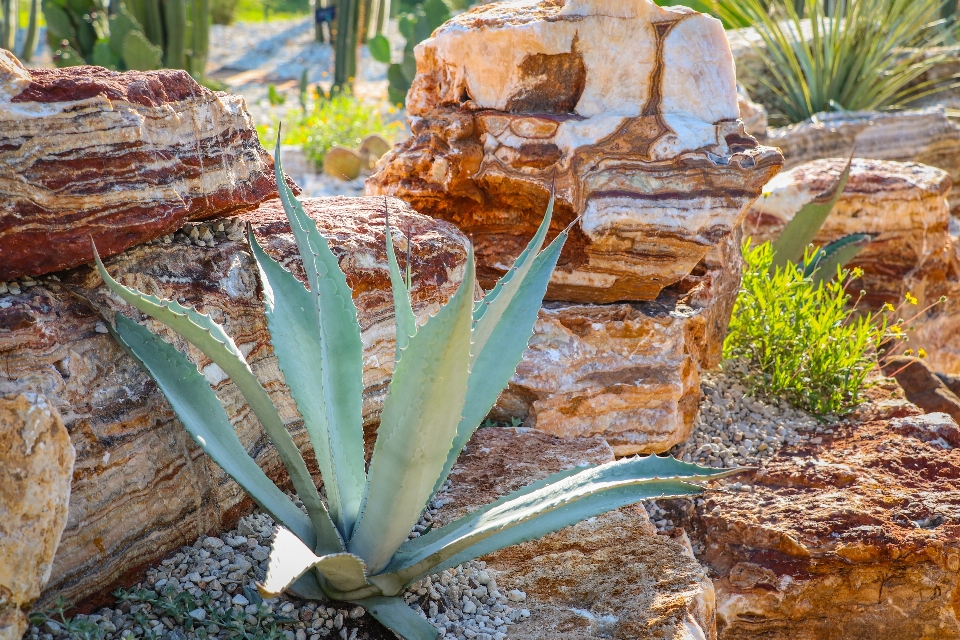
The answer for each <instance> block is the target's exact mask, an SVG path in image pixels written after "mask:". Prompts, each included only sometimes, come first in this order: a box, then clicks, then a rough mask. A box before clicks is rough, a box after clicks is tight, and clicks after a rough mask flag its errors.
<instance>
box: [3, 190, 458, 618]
mask: <svg viewBox="0 0 960 640" xmlns="http://www.w3.org/2000/svg"><path fill="white" fill-rule="evenodd" d="M389 205H390V213H391V219H392V222H393V223H395V224H396V225H397V228H398V229H401V230H402V231H401V232H400V235H401V239H400V240H399V242H398V244H400V245H401V246H402V247H404V249H405V247H406V244H405V243H406V242H407V237H409V238H410V240H409V242H410V243H411V256H412V262H413V267H414V268H413V274H414V278H413V291H412V298H413V305H414V311H415V313H416V314H417V315H418V316H419V317H420V318H423V317H425V314H428V313H435V312H436V309H437V308H439V305H441V304H442V303H444V302H445V301H446V300H447V299H448V298H449V297H450V296H451V295H453V293H454V291H455V290H456V287H457V286H458V285H459V282H460V280H461V279H462V278H463V273H464V264H465V262H466V254H467V248H466V245H467V240H466V238H465V237H464V236H463V235H462V234H461V233H460V232H459V231H458V230H456V229H455V228H454V227H452V226H451V225H449V224H447V223H445V222H440V221H435V220H431V219H430V218H427V217H425V216H421V215H418V214H416V213H414V212H413V211H411V210H410V208H409V207H408V206H406V205H405V204H403V203H402V202H399V201H395V200H394V201H391V202H390V203H389ZM304 207H305V210H306V211H307V213H308V215H310V216H311V217H313V218H314V219H315V220H317V222H318V226H319V228H320V230H321V232H323V233H324V234H326V235H327V236H328V237H329V238H330V244H331V248H332V250H333V251H334V253H335V254H336V255H337V256H338V258H339V260H340V264H341V267H342V268H343V270H344V271H345V272H346V273H347V278H348V282H349V284H350V285H351V287H352V288H353V291H354V301H355V303H356V304H357V307H358V311H359V320H360V323H361V328H362V337H363V341H364V403H363V411H364V420H365V423H366V430H367V432H368V435H372V434H373V432H374V430H375V428H376V425H377V422H378V415H379V409H380V406H381V404H382V401H383V397H384V395H385V393H386V386H387V383H388V381H389V376H390V374H391V373H392V368H393V358H394V348H395V346H394V345H395V342H394V324H393V301H392V297H391V295H390V292H389V276H388V270H387V263H386V253H385V245H384V226H383V225H384V199H383V198H376V199H342V198H330V199H313V200H307V201H306V202H305V203H304ZM241 221H243V222H249V223H251V224H252V225H253V229H254V233H255V234H256V235H257V237H258V238H259V240H260V242H261V244H262V245H264V246H265V248H266V250H267V251H268V252H269V253H270V254H271V255H273V256H274V257H275V258H276V259H278V260H279V261H281V262H282V263H284V264H288V265H290V266H291V267H293V270H294V272H295V273H298V275H300V276H301V277H302V273H300V269H299V268H298V266H299V259H298V258H295V257H294V256H296V247H295V244H294V241H293V238H292V235H291V234H290V232H289V227H288V226H287V223H286V220H285V219H284V218H283V214H282V210H281V208H280V206H279V205H278V204H277V203H269V204H266V205H264V206H263V207H261V208H260V209H259V210H257V211H254V212H250V213H247V214H244V216H243V217H242V219H241ZM228 224H229V223H228ZM228 229H233V230H234V231H236V228H235V227H228ZM404 233H406V234H408V235H404ZM216 235H217V236H218V238H217V239H215V240H214V243H215V244H214V246H210V244H209V243H205V244H206V245H207V246H203V247H201V246H198V245H197V244H196V243H189V242H184V243H181V242H179V241H174V242H173V243H171V244H162V243H154V244H148V245H139V246H137V247H135V248H133V249H129V250H127V251H125V252H124V253H122V254H121V255H119V256H117V257H115V258H112V259H109V260H107V262H106V265H107V268H108V269H109V270H110V272H111V273H112V274H113V275H114V277H117V278H118V279H119V280H121V281H122V282H123V283H124V284H127V285H131V286H136V287H138V288H140V289H141V290H143V291H146V292H149V293H153V294H155V295H158V296H162V297H168V298H175V299H178V300H179V301H180V302H182V303H184V304H187V305H192V306H196V307H197V308H198V309H199V310H201V311H204V312H206V313H209V314H211V315H212V316H213V318H214V319H216V320H217V321H218V322H221V323H222V324H224V326H225V328H226V331H227V332H228V333H229V334H230V335H232V336H233V337H234V339H235V341H236V343H237V345H238V346H239V348H240V349H241V351H242V352H243V353H244V354H246V356H247V359H248V361H249V362H250V364H251V368H252V369H253V371H254V373H255V374H256V375H257V376H258V377H259V379H260V380H261V381H262V382H263V384H264V386H265V387H266V389H267V391H268V392H269V393H270V395H271V396H272V398H273V399H274V402H276V403H277V405H278V407H279V408H280V413H281V416H282V417H283V418H284V420H285V421H286V423H287V425H288V427H289V428H290V430H291V432H292V433H293V435H294V438H295V440H296V441H297V443H298V444H299V445H300V446H301V449H302V450H304V451H306V450H309V448H310V446H309V439H308V438H307V435H306V432H305V431H304V430H303V427H302V422H301V421H300V419H299V416H298V414H297V413H296V411H295V408H294V404H293V401H292V399H291V398H290V396H289V394H288V393H287V391H286V388H285V386H284V384H283V376H282V373H281V372H280V370H279V367H278V365H277V361H276V358H275V357H274V356H273V351H272V348H271V345H270V339H269V334H268V331H267V324H266V318H265V317H264V315H263V306H262V303H261V300H260V293H259V291H258V285H257V276H256V273H255V266H254V265H253V263H252V258H251V257H250V254H249V252H248V250H247V247H246V243H245V242H242V241H231V240H229V239H228V238H224V237H222V236H223V235H224V234H223V233H220V234H216ZM230 235H232V236H233V237H236V238H239V237H242V236H240V235H237V234H233V233H231V234H230ZM404 253H405V251H404ZM117 309H122V310H123V311H124V312H125V313H128V314H130V315H131V316H132V317H135V318H138V319H139V318H141V316H140V315H139V314H138V313H137V312H135V311H134V310H133V309H131V308H130V307H127V306H125V305H122V303H121V302H120V301H119V300H118V299H117V298H115V297H113V296H111V295H110V294H109V292H108V291H107V289H106V287H105V286H104V285H103V284H102V281H101V280H100V278H99V275H97V274H96V272H94V271H93V270H92V269H90V268H89V267H83V268H80V269H76V270H73V271H71V272H66V273H61V274H60V276H59V280H54V279H44V280H43V282H42V283H40V284H38V285H36V286H31V287H26V286H24V288H23V289H22V290H21V291H20V293H18V294H16V295H11V294H6V295H2V296H0V393H3V394H8V393H13V394H17V393H43V394H44V395H45V396H46V398H47V399H48V402H49V403H50V404H51V405H52V406H53V407H55V408H56V409H57V410H58V411H59V412H60V414H61V415H62V416H63V420H64V424H65V425H66V428H67V429H68V430H69V432H70V437H71V439H72V441H73V444H74V446H75V447H76V452H77V459H76V465H75V468H74V472H73V480H72V497H71V501H70V510H69V516H68V520H67V525H66V530H65V532H64V535H63V540H62V542H61V544H60V548H59V550H58V551H57V555H56V558H55V560H54V563H53V570H52V576H51V579H50V582H49V585H48V587H47V589H46V591H45V592H44V600H43V601H42V604H44V605H46V604H49V603H50V602H51V601H52V599H54V598H55V597H56V596H57V595H62V596H64V597H65V598H66V599H67V600H69V601H73V602H77V601H79V600H81V599H82V598H84V597H87V596H91V595H94V594H97V593H100V592H103V591H105V590H106V589H109V588H112V587H114V586H116V585H117V584H118V583H119V582H123V581H124V580H127V579H128V578H131V579H132V578H134V577H135V575H136V574H137V573H138V571H140V570H141V569H142V568H145V567H146V566H147V565H149V564H151V563H153V562H156V561H158V560H160V559H161V558H163V557H164V556H166V555H168V554H169V553H170V552H171V551H172V550H175V549H176V548H178V547H180V546H182V545H185V544H192V543H193V541H194V540H196V539H197V537H199V536H202V535H205V534H207V533H208V532H212V531H220V530H223V529H224V528H225V527H226V528H229V527H230V526H232V524H233V523H235V522H236V520H237V518H239V517H240V516H241V515H243V514H244V513H246V512H247V511H249V510H250V509H252V507H253V504H252V502H251V501H250V500H249V498H247V497H246V496H245V494H243V492H242V491H241V490H240V488H239V487H238V486H237V485H236V483H234V482H233V481H232V480H230V479H229V478H228V477H226V476H225V474H223V473H222V472H221V471H220V469H219V468H217V467H216V466H215V465H214V464H213V463H211V462H209V460H208V459H207V458H206V457H205V456H204V455H203V454H202V452H201V451H200V449H199V448H198V447H197V446H196V445H195V444H194V443H193V442H192V440H191V439H190V437H189V436H188V434H187V432H186V431H185V430H184V428H183V427H182V426H181V425H180V424H179V422H178V421H177V420H176V419H175V418H174V416H173V413H172V410H171V409H170V407H169V405H168V403H167V401H166V400H165V399H164V397H163V395H162V393H161V392H160V391H159V390H158V389H157V388H156V386H155V385H154V383H153V382H152V381H151V380H150V378H149V377H148V376H147V375H146V374H145V373H143V372H142V371H141V370H140V369H139V368H138V366H137V365H136V364H135V363H134V362H133V361H132V360H131V359H129V358H128V357H127V356H126V355H125V354H124V353H123V351H121V349H120V348H119V347H118V346H117V345H116V343H115V342H114V341H113V339H112V338H111V337H110V336H109V335H107V333H106V326H105V325H104V321H103V320H102V318H101V312H104V313H107V314H109V316H108V317H112V313H113V311H114V310H117ZM149 325H150V326H151V328H153V329H154V330H157V331H158V332H159V333H161V334H163V335H164V336H165V337H166V338H167V339H168V340H171V341H173V342H174V343H175V344H177V345H178V346H179V347H180V348H182V349H185V350H186V352H187V354H188V356H189V357H191V359H192V360H193V361H194V362H196V363H197V364H198V366H199V367H200V369H201V370H202V371H203V372H204V373H205V374H206V375H207V378H208V380H210V382H211V383H212V384H214V386H215V388H216V391H217V394H218V396H219V397H220V399H221V401H222V402H223V403H224V406H225V408H226V411H227V415H228V416H229V417H230V420H231V422H232V423H233V425H234V427H235V428H236V430H237V433H238V434H239V436H240V439H241V441H242V442H243V444H244V446H245V447H246V448H247V451H248V452H249V453H250V454H251V455H252V456H253V457H254V458H255V459H256V460H257V462H258V463H259V464H260V465H261V467H263V468H264V469H265V471H266V472H267V473H268V475H270V476H271V477H273V478H274V479H275V480H277V481H279V482H281V483H282V482H285V476H284V472H283V471H282V466H281V463H280V461H279V459H278V457H277V456H276V452H275V450H274V449H273V447H272V446H271V445H270V444H269V440H268V439H267V438H266V436H265V435H264V433H263V432H262V430H261V427H260V426H259V423H258V422H257V420H256V418H255V417H253V415H252V414H251V413H250V411H249V409H248V407H247V405H246V403H245V402H244V401H243V398H242V396H241V395H240V393H239V391H238V390H237V389H236V387H235V386H234V385H233V384H232V383H231V382H229V381H227V380H224V379H223V374H222V372H220V371H219V370H218V368H216V367H215V366H211V363H210V361H209V360H207V359H206V358H205V356H203V355H202V354H201V353H199V352H198V351H197V350H195V349H193V348H192V347H187V346H186V345H185V344H184V343H183V341H182V340H180V339H179V338H175V337H174V335H173V334H172V333H171V332H169V331H168V330H166V329H165V328H163V327H162V326H161V325H158V324H157V323H155V322H153V321H149ZM307 459H308V465H310V466H311V469H313V470H315V469H316V467H315V462H314V460H313V457H312V454H311V455H308V456H307ZM317 477H318V478H319V476H317Z"/></svg>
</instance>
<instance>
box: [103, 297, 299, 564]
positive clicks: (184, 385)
mask: <svg viewBox="0 0 960 640" xmlns="http://www.w3.org/2000/svg"><path fill="white" fill-rule="evenodd" d="M116 323H117V326H116V329H114V328H113V327H111V326H110V325H109V324H107V328H108V329H109V330H110V332H111V333H112V334H113V336H114V338H115V339H116V340H117V343H118V344H119V345H120V346H121V347H123V349H124V351H126V352H127V354H128V355H130V357H132V358H133V359H134V360H135V361H136V362H137V363H138V364H139V365H140V366H141V368H143V369H144V371H146V372H147V373H148V374H149V375H150V377H151V378H153V380H154V382H156V383H157V386H158V387H160V390H161V391H163V394H164V395H165V396H166V397H167V400H168V401H169V402H170V405H171V406H172V407H173V411H174V413H176V414H177V418H179V419H180V422H181V423H183V426H184V428H185V429H186V430H187V433H189V434H190V436H191V437H192V438H193V439H194V440H195V441H196V443H197V444H198V445H200V448H201V449H203V451H204V453H206V454H207V455H208V456H210V458H211V459H212V460H213V461H214V462H215V463H217V465H219V466H220V468H221V469H223V470H224V472H225V473H226V474H227V475H229V476H230V477H231V478H233V479H234V480H236V481H237V484H239V485H240V486H241V487H243V490H244V491H246V492H247V494H249V495H250V497H251V498H252V499H253V501H254V502H256V503H257V505H258V506H259V507H260V508H261V509H263V510H264V511H265V512H266V513H267V514H269V515H270V517H271V518H273V519H274V520H276V521H277V522H280V523H283V525H284V526H285V527H288V528H289V529H290V530H291V531H293V532H294V534H295V535H296V536H297V537H298V538H300V539H301V540H303V541H304V542H305V543H306V544H308V545H310V546H311V547H312V546H314V545H315V544H316V534H314V532H313V527H312V526H311V524H310V519H309V518H308V517H307V516H306V514H304V513H303V512H302V511H300V509H298V508H297V506H296V505H295V504H294V503H293V501H292V500H290V498H288V497H287V496H286V495H285V494H284V493H283V492H282V491H280V489H278V488H277V486H276V485H275V484H273V482H272V481H271V480H270V478H268V477H267V475H266V474H265V473H264V472H263V470H262V469H260V467H258V466H257V463H256V462H254V460H253V458H251V457H250V456H249V455H248V454H247V451H246V450H245V449H244V448H243V445H242V444H241V443H240V439H239V438H238V437H237V434H236V432H235V431H234V429H233V425H232V424H230V420H229V418H227V414H226V412H225V411H224V410H223V406H221V404H220V401H219V400H217V396H216V394H214V392H213V389H211V388H210V384H209V383H208V382H207V379H206V378H205V377H204V376H203V375H202V374H201V373H200V372H199V371H197V367H196V365H194V364H193V363H192V362H190V360H189V359H188V358H187V356H185V355H184V354H182V353H180V351H178V350H177V349H176V348H175V347H173V346H172V345H170V344H167V343H166V342H164V341H163V340H161V339H160V338H159V337H158V336H157V335H155V334H154V333H152V332H151V331H150V330H149V329H147V328H146V327H143V326H141V325H139V324H137V323H136V322H134V321H133V320H131V319H129V318H127V317H126V316H124V315H123V314H120V313H118V314H116Z"/></svg>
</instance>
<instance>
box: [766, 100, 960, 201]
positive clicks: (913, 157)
mask: <svg viewBox="0 0 960 640" xmlns="http://www.w3.org/2000/svg"><path fill="white" fill-rule="evenodd" d="M763 142H764V144H769V145H771V146H775V147H779V148H780V150H781V151H782V152H783V156H784V158H785V160H786V164H785V165H784V167H785V168H787V169H792V168H793V167H796V166H799V165H801V164H805V163H807V162H811V161H813V160H820V159H823V158H846V157H849V156H850V154H851V153H853V152H854V150H856V154H857V157H858V158H874V159H877V160H895V161H898V162H920V163H923V164H927V165H930V166H932V167H937V168H938V169H943V170H944V171H946V172H947V173H949V174H950V176H951V178H952V179H953V181H954V182H957V181H960V126H958V124H957V121H956V119H954V118H952V117H948V116H947V114H946V112H945V111H944V109H943V108H940V107H931V108H927V109H919V110H908V111H891V112H876V111H866V112H857V113H849V112H847V113H839V112H838V113H821V114H818V115H817V117H816V118H815V119H813V120H807V121H805V122H801V123H799V124H795V125H791V126H789V127H781V128H776V129H773V128H771V129H769V130H768V131H767V137H766V138H765V139H763ZM949 201H950V208H951V210H953V211H954V212H956V211H957V210H958V207H960V191H955V192H952V193H951V195H950V197H949Z"/></svg>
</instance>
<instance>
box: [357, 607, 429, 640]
mask: <svg viewBox="0 0 960 640" xmlns="http://www.w3.org/2000/svg"><path fill="white" fill-rule="evenodd" d="M350 602H352V603H353V604H358V605H360V606H361V607H363V608H364V609H366V610H367V611H368V612H369V613H370V615H372V616H373V617H374V618H376V620H377V621H378V622H379V623H380V624H382V625H383V626H385V627H386V628H387V629H390V630H391V631H393V632H394V633H395V634H397V635H398V636H399V637H401V638H404V639H405V640H437V630H436V628H434V626H433V625H431V624H430V623H429V622H427V621H426V620H425V619H423V618H421V617H420V616H419V615H417V614H416V613H414V611H413V609H411V608H410V607H408V606H407V603H406V602H404V601H403V600H401V599H400V598H387V597H383V596H379V597H372V598H364V599H363V600H350Z"/></svg>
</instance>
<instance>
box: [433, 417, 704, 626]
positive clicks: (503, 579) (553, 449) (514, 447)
mask: <svg viewBox="0 0 960 640" xmlns="http://www.w3.org/2000/svg"><path fill="white" fill-rule="evenodd" d="M611 460H613V452H612V451H611V450H610V448H609V447H608V446H607V445H606V443H605V442H604V441H603V439H601V438H571V439H559V438H555V437H552V436H549V435H546V434H542V433H538V432H537V431H531V430H527V429H509V428H503V429H499V428H491V429H481V430H480V431H478V432H477V433H476V434H475V435H474V437H473V438H472V439H471V441H470V442H469V443H468V446H467V449H466V451H465V452H464V454H463V455H462V456H461V457H460V460H459V461H458V462H457V465H456V466H455V467H454V468H453V474H452V476H451V479H452V488H451V489H450V491H449V492H448V493H447V494H446V495H445V496H444V497H445V498H447V499H449V503H448V504H447V505H446V506H444V507H443V508H442V509H441V511H440V517H439V519H438V524H443V523H446V522H449V521H451V520H453V519H455V518H458V517H460V516H462V515H465V514H466V513H468V512H470V511H473V510H474V509H476V508H478V507H480V506H482V505H484V504H487V503H489V502H492V501H493V500H495V499H497V498H498V497H500V496H502V495H504V494H506V493H509V492H511V491H514V490H516V489H519V488H520V487H522V486H524V485H526V484H529V483H531V482H533V481H535V480H539V479H542V478H545V477H546V476H548V475H550V474H551V473H555V472H557V471H560V470H562V469H569V468H571V467H574V466H577V465H580V464H584V463H594V464H602V463H604V462H609V461H611ZM482 559H483V560H485V561H486V562H487V565H488V566H489V567H491V568H493V569H495V570H497V571H498V572H500V575H499V577H498V585H499V587H500V588H501V589H504V590H508V589H520V590H521V591H524V592H526V595H527V597H526V600H525V601H524V603H523V606H524V607H526V608H527V609H529V611H530V614H531V615H530V619H529V620H528V621H527V622H525V623H522V624H519V625H517V626H515V627H512V628H511V631H510V637H511V638H518V639H520V640H547V639H550V640H561V639H563V640H570V639H587V638H618V639H623V640H626V639H628V638H629V639H630V640H653V639H657V640H660V639H663V638H669V639H670V640H714V639H715V638H716V627H715V609H714V592H713V585H712V584H711V582H710V579H709V578H708V577H707V576H706V574H705V573H704V571H703V569H702V568H701V567H700V566H699V565H698V564H697V562H696V560H694V558H693V557H692V555H690V553H689V551H688V550H687V548H686V547H685V546H684V545H683V544H682V542H680V541H678V540H674V539H672V538H669V537H664V536H658V535H656V530H655V529H654V528H653V527H652V525H651V524H650V521H649V519H648V518H647V514H646V511H644V509H643V508H642V507H639V506H634V507H626V508H624V509H621V510H619V511H614V512H611V513H607V514H605V515H602V516H598V517H596V518H591V519H590V521H586V522H581V523H579V524H577V525H575V526H572V527H569V528H567V529H564V530H562V531H559V532H557V533H554V534H551V535H548V536H545V537H543V538H541V539H539V540H534V541H531V542H527V543H524V544H521V545H517V546H514V547H509V548H507V549H504V550H503V551H499V552H497V553H493V554H490V555H488V556H484V557H483V558H482Z"/></svg>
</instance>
